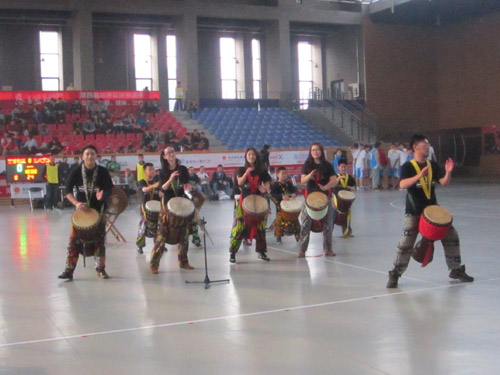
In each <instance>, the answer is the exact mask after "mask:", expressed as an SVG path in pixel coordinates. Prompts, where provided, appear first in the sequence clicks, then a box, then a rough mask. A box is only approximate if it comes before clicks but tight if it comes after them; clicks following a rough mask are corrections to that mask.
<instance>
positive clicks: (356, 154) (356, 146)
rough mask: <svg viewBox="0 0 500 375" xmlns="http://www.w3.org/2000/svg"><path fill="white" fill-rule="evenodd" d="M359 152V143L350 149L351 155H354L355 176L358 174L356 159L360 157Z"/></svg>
mask: <svg viewBox="0 0 500 375" xmlns="http://www.w3.org/2000/svg"><path fill="white" fill-rule="evenodd" d="M359 150H360V147H359V144H357V143H354V144H353V145H352V147H351V149H350V151H351V155H352V168H353V173H354V174H356V159H357V157H358V154H359Z"/></svg>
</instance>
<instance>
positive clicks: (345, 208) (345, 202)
mask: <svg viewBox="0 0 500 375" xmlns="http://www.w3.org/2000/svg"><path fill="white" fill-rule="evenodd" d="M355 199H356V194H354V193H353V192H352V191H348V190H341V191H339V192H338V194H337V195H336V205H335V206H336V208H337V215H336V216H335V224H337V225H340V226H346V225H347V216H348V214H349V210H350V209H351V206H352V204H353V203H354V200H355Z"/></svg>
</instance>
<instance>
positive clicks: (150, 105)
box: [146, 99, 160, 113]
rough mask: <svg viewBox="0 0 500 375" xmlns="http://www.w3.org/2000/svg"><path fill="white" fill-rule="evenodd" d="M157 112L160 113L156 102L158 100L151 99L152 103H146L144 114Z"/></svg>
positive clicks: (158, 104)
mask: <svg viewBox="0 0 500 375" xmlns="http://www.w3.org/2000/svg"><path fill="white" fill-rule="evenodd" d="M158 112H160V103H159V102H158V99H153V101H150V102H148V103H147V110H146V113H158Z"/></svg>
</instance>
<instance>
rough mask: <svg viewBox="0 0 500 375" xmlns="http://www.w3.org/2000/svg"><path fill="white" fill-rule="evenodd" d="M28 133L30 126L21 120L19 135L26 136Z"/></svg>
mask: <svg viewBox="0 0 500 375" xmlns="http://www.w3.org/2000/svg"><path fill="white" fill-rule="evenodd" d="M28 134H30V126H29V124H28V121H26V120H24V119H23V120H21V133H20V135H23V136H25V137H26V136H28Z"/></svg>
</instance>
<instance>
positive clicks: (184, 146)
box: [179, 133, 191, 151]
mask: <svg viewBox="0 0 500 375" xmlns="http://www.w3.org/2000/svg"><path fill="white" fill-rule="evenodd" d="M179 146H180V147H181V151H188V150H191V141H190V135H189V133H186V134H184V137H182V139H181V140H180V141H179Z"/></svg>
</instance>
